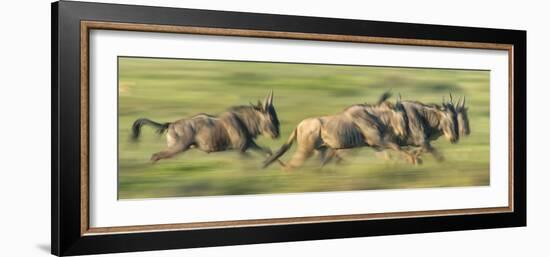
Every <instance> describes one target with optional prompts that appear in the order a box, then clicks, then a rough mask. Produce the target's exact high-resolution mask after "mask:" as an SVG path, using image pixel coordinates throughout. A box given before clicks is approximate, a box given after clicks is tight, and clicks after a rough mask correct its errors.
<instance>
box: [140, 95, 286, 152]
mask: <svg viewBox="0 0 550 257" xmlns="http://www.w3.org/2000/svg"><path fill="white" fill-rule="evenodd" d="M143 125H149V126H152V127H155V128H156V129H157V133H159V134H162V133H164V132H166V141H167V148H166V149H165V150H163V151H161V152H158V153H155V154H153V155H152V156H151V161H153V162H156V161H158V160H160V159H166V158H170V157H173V156H174V155H176V154H178V153H181V152H184V151H186V150H188V149H190V148H197V149H199V150H201V151H204V152H206V153H210V152H219V151H225V150H238V151H239V152H240V153H242V154H245V152H246V151H247V150H248V149H251V150H255V151H257V152H261V153H264V154H267V155H270V154H271V150H270V149H269V148H266V147H261V146H258V145H257V144H256V142H255V141H254V139H255V138H256V137H257V136H258V135H261V134H264V135H268V136H270V137H271V138H277V137H279V120H278V119H277V112H276V111H275V107H274V105H273V91H272V90H271V91H269V93H268V95H267V97H266V98H265V100H264V101H263V102H260V101H258V104H257V105H253V104H250V105H249V106H247V105H243V106H234V107H231V108H229V109H228V110H227V111H226V112H224V113H222V114H220V115H219V116H213V115H208V114H198V115H196V116H193V117H192V118H188V119H180V120H177V121H174V122H168V123H157V122H154V121H152V120H149V119H145V118H142V119H138V120H136V121H135V122H134V124H133V126H132V138H133V139H134V140H135V139H137V138H138V137H139V134H140V130H141V127H142V126H143Z"/></svg>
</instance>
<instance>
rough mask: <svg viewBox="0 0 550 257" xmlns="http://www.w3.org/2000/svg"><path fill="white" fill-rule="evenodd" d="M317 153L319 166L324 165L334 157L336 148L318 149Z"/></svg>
mask: <svg viewBox="0 0 550 257" xmlns="http://www.w3.org/2000/svg"><path fill="white" fill-rule="evenodd" d="M319 153H320V154H321V167H323V166H325V165H326V164H327V163H329V162H330V161H331V160H332V158H334V157H336V150H335V149H332V148H322V149H319ZM337 158H340V157H337Z"/></svg>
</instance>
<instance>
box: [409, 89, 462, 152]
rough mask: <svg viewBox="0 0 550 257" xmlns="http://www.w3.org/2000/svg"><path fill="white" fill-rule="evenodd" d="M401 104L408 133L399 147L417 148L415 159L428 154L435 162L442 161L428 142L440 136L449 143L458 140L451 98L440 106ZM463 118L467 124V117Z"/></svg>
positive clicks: (414, 103) (410, 102) (415, 103)
mask: <svg viewBox="0 0 550 257" xmlns="http://www.w3.org/2000/svg"><path fill="white" fill-rule="evenodd" d="M402 104H403V107H404V109H405V112H406V113H407V117H408V122H409V123H408V128H409V131H408V135H407V137H406V138H405V139H404V140H403V139H402V140H400V142H399V145H401V146H412V147H418V149H416V150H414V152H415V155H416V156H417V157H419V156H420V154H422V153H424V152H428V153H431V154H432V155H433V156H434V157H435V158H436V160H438V161H442V160H443V155H441V153H440V152H439V151H437V150H436V149H435V148H434V147H433V146H432V145H431V143H430V142H431V141H433V140H436V139H438V138H439V137H440V136H442V135H443V136H445V138H447V140H449V141H450V142H451V143H456V142H458V140H459V134H458V128H459V125H458V121H457V111H456V108H455V106H454V105H453V102H452V96H451V98H450V101H445V100H443V102H442V104H441V105H438V104H424V103H421V102H417V101H403V103H402ZM463 117H464V118H465V120H464V121H463V122H465V124H466V123H468V121H467V116H463ZM466 125H467V124H466ZM468 129H469V127H468Z"/></svg>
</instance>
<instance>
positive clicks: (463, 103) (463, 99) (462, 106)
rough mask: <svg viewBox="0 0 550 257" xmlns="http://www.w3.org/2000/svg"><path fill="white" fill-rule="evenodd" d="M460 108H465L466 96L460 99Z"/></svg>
mask: <svg viewBox="0 0 550 257" xmlns="http://www.w3.org/2000/svg"><path fill="white" fill-rule="evenodd" d="M460 107H461V108H464V107H466V96H464V98H462V103H461V104H460Z"/></svg>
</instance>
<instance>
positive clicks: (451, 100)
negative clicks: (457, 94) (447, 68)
mask: <svg viewBox="0 0 550 257" xmlns="http://www.w3.org/2000/svg"><path fill="white" fill-rule="evenodd" d="M449 99H450V101H449V103H450V104H451V105H453V95H452V94H451V93H450V92H449Z"/></svg>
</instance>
